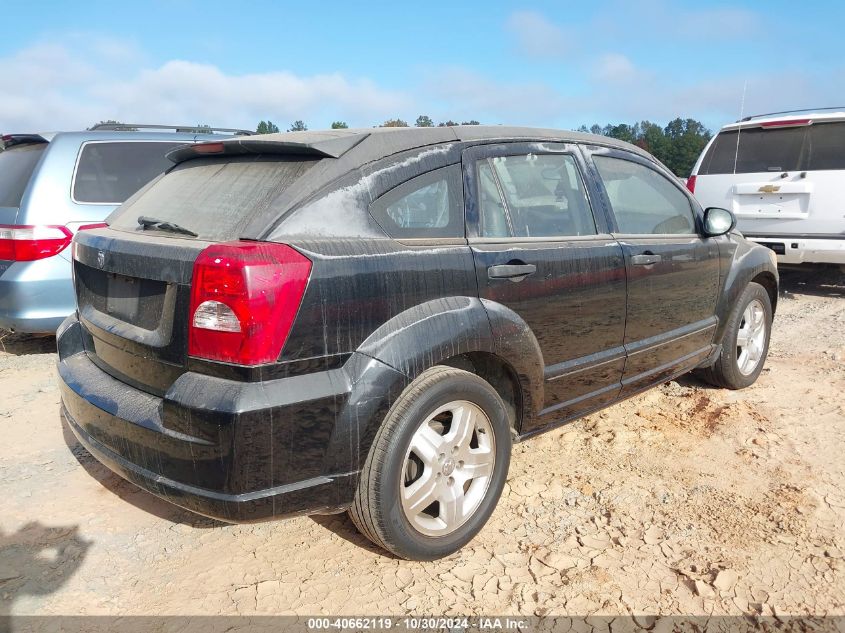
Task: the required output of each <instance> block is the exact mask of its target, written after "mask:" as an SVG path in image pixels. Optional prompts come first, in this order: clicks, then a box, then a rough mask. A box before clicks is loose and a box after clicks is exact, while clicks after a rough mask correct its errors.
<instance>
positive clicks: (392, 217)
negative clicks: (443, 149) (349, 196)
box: [370, 165, 464, 239]
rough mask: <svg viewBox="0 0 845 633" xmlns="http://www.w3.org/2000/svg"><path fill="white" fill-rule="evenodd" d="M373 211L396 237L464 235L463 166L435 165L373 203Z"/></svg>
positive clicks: (371, 206) (380, 222)
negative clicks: (440, 166)
mask: <svg viewBox="0 0 845 633" xmlns="http://www.w3.org/2000/svg"><path fill="white" fill-rule="evenodd" d="M370 214H371V215H372V216H373V218H374V219H375V221H376V222H378V224H379V226H381V228H382V229H384V231H385V233H387V234H388V235H389V236H390V237H393V238H396V239H401V238H405V239H408V238H454V237H463V236H464V201H463V183H462V181H461V168H460V166H458V165H450V166H448V167H443V168H441V169H435V170H433V171H430V172H427V173H425V174H422V175H420V176H417V177H416V178H412V179H411V180H408V181H407V182H404V183H402V184H401V185H399V186H398V187H394V188H393V189H391V190H390V191H388V192H387V193H385V194H384V195H383V196H381V197H380V198H379V199H378V200H376V201H375V202H373V203H372V204H371V205H370Z"/></svg>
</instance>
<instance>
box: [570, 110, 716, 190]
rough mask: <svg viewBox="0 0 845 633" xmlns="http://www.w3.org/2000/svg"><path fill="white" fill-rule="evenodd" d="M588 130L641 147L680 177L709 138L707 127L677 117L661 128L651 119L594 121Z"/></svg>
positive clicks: (696, 157) (690, 165)
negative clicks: (638, 120)
mask: <svg viewBox="0 0 845 633" xmlns="http://www.w3.org/2000/svg"><path fill="white" fill-rule="evenodd" d="M586 129H587V128H586V126H583V125H582V126H581V127H580V128H579V130H580V131H584V130H586ZM589 130H590V132H592V133H593V134H602V135H604V136H610V137H612V138H617V139H620V140H622V141H627V142H629V143H633V144H634V145H637V146H638V147H641V148H643V149H644V150H646V151H647V152H650V153H651V154H652V155H653V156H654V157H655V158H656V159H657V160H659V161H660V162H662V163H663V164H664V165H666V167H668V168H669V169H670V170H672V172H673V173H674V174H675V175H677V176H679V177H682V178H685V177H686V176H688V175H689V173H690V171H692V166H693V165H694V164H695V161H696V160H697V159H698V156H699V155H700V154H701V152H702V150H703V149H704V147H705V146H706V145H707V142H708V141H709V140H710V137H711V133H710V130H708V129H707V128H706V127H704V124H702V123H701V122H700V121H696V120H695V119H681V118H680V117H679V118H677V119H673V120H672V121H669V123H667V124H666V126H665V127H660V126H659V125H658V124H656V123H653V122H651V121H640V122H639V123H634V124H627V123H619V124H616V125H613V124H608V125H605V126H604V127H601V126H599V125H598V124H594V125H592V126H591V127H590V128H589Z"/></svg>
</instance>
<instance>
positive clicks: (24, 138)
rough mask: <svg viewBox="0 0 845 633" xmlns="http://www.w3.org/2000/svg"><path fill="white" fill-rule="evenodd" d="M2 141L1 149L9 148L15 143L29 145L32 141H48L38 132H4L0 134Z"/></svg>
mask: <svg viewBox="0 0 845 633" xmlns="http://www.w3.org/2000/svg"><path fill="white" fill-rule="evenodd" d="M0 140H2V141H3V149H9V148H10V147H14V146H15V145H31V144H34V143H49V142H50V141H48V140H47V139H46V138H44V137H43V136H41V135H40V134H4V135H3V136H0Z"/></svg>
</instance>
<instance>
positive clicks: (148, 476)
mask: <svg viewBox="0 0 845 633" xmlns="http://www.w3.org/2000/svg"><path fill="white" fill-rule="evenodd" d="M70 397H71V398H72V396H70ZM62 398H63V399H64V398H65V395H64V390H63V396H62ZM76 404H77V406H76V407H74V408H76V409H77V410H78V409H79V408H80V407H79V406H78V405H79V404H80V403H78V402H77V403H76ZM89 406H90V405H89ZM83 407H84V405H83ZM62 410H63V413H64V415H65V420H67V423H68V426H69V427H70V430H71V431H73V434H74V435H75V436H76V439H78V440H79V443H80V444H82V446H84V447H85V449H86V450H87V451H88V452H89V453H91V454H92V455H93V456H94V457H96V458H97V460H98V461H99V462H100V463H102V464H103V465H105V466H106V467H108V468H109V469H110V470H112V471H113V472H115V473H117V474H118V475H120V476H121V477H123V478H124V479H126V480H127V481H131V482H132V483H133V484H135V485H137V486H139V487H141V488H143V489H144V490H146V491H148V492H151V493H152V494H154V495H156V496H158V497H161V498H162V499H164V500H166V501H169V502H170V503H173V504H174V505H177V506H180V507H182V508H185V509H186V510H191V511H192V512H196V513H197V514H202V515H204V516H208V517H212V518H214V519H219V520H221V521H227V522H229V523H247V522H251V521H260V520H262V519H266V518H270V517H283V516H296V515H298V514H311V513H316V512H318V511H323V512H326V511H328V510H334V509H335V508H339V507H341V506H338V504H337V502H338V492H339V491H340V490H342V489H343V488H344V487H347V485H345V484H348V482H344V481H342V480H348V479H350V477H351V475H343V476H340V477H338V476H334V477H315V478H312V479H307V480H304V481H298V482H295V483H291V484H287V485H283V486H276V487H275V488H269V489H266V490H258V491H255V492H252V493H243V494H226V493H224V492H218V491H214V490H206V489H204V488H200V487H198V486H192V485H190V484H184V483H181V482H178V481H174V480H172V479H168V478H167V477H162V476H161V475H159V474H157V473H156V472H154V471H152V470H149V469H147V468H144V467H143V466H141V465H139V464H135V463H133V462H132V461H130V460H129V459H126V458H125V457H123V456H122V455H120V454H119V453H117V452H115V451H113V450H111V449H110V448H108V447H107V446H106V445H105V444H103V443H102V442H100V441H98V440H97V439H96V438H95V437H94V436H93V435H91V434H90V433H88V432H87V431H86V430H85V428H83V425H82V424H81V423H80V422H77V420H76V419H75V418H74V417H73V415H71V413H70V411H69V410H68V407H67V406H66V405H64V404H63V405H62ZM89 413H91V412H90V411H89ZM157 457H158V459H161V457H163V456H162V455H161V454H159V455H158V456H157ZM346 505H348V504H346Z"/></svg>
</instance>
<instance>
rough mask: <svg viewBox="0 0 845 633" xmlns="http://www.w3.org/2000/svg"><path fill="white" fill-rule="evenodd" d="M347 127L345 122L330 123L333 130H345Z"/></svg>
mask: <svg viewBox="0 0 845 633" xmlns="http://www.w3.org/2000/svg"><path fill="white" fill-rule="evenodd" d="M348 128H349V126H348V125H346V121H332V129H333V130H346V129H348Z"/></svg>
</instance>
